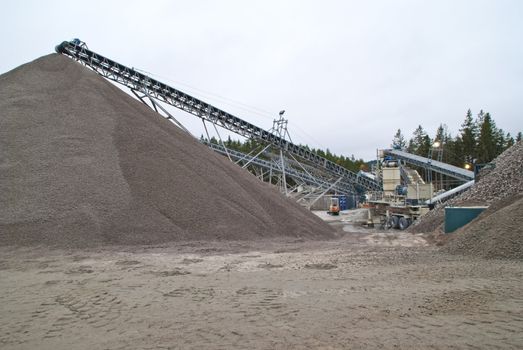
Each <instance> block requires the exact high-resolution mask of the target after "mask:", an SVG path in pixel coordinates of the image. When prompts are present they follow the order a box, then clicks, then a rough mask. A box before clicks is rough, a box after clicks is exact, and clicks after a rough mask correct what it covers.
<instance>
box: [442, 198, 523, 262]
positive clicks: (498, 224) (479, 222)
mask: <svg viewBox="0 0 523 350" xmlns="http://www.w3.org/2000/svg"><path fill="white" fill-rule="evenodd" d="M494 206H495V207H490V208H489V210H487V211H485V212H484V213H483V214H481V215H480V216H479V217H478V218H477V219H476V220H473V221H472V222H471V223H470V224H468V225H466V226H464V227H462V228H460V229H459V230H457V231H456V232H453V233H452V235H453V238H454V239H452V240H450V241H449V243H448V244H447V245H446V246H445V247H443V248H442V250H443V251H446V252H448V253H453V254H463V253H465V254H470V255H475V256H481V257H484V258H503V259H516V260H523V227H522V226H521V216H522V214H523V195H517V196H514V197H510V198H507V199H506V200H504V201H500V202H498V203H496V204H495V205H494Z"/></svg>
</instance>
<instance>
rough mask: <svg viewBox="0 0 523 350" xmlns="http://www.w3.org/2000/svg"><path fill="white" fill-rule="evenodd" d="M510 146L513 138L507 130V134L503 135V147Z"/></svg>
mask: <svg viewBox="0 0 523 350" xmlns="http://www.w3.org/2000/svg"><path fill="white" fill-rule="evenodd" d="M512 146H514V138H513V137H512V136H511V135H510V133H509V132H507V136H505V149H507V148H510V147H512Z"/></svg>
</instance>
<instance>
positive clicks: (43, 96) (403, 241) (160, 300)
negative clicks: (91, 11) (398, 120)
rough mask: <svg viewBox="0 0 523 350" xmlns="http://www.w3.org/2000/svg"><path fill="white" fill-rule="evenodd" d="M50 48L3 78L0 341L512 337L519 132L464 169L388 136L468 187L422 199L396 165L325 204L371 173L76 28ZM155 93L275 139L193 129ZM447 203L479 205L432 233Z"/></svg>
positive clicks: (146, 343)
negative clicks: (249, 142)
mask: <svg viewBox="0 0 523 350" xmlns="http://www.w3.org/2000/svg"><path fill="white" fill-rule="evenodd" d="M57 51H58V53H54V54H50V55H47V56H44V57H41V58H38V59H36V60H35V61H33V62H29V63H27V64H24V65H22V66H20V67H18V68H16V69H14V70H12V71H10V72H8V73H6V74H3V75H1V76H0V194H1V195H0V280H1V284H0V348H2V349H202V348H210V349H211V348H212V349H284V348H285V349H287V348H291V349H311V348H313V349H315V348H318V349H360V348H361V349H369V348H371V349H372V348H382V349H425V348H430V349H468V348H470V349H477V348H485V349H516V348H521V345H522V344H523V283H522V280H521V278H522V276H523V265H522V262H523V261H522V260H523V259H522V258H523V250H522V238H523V237H522V236H523V229H522V226H521V217H522V215H523V175H522V174H523V152H522V150H523V144H522V143H521V141H520V142H517V143H516V144H515V145H514V146H512V147H511V148H509V149H508V150H506V151H505V152H504V153H502V154H501V155H500V156H499V157H498V158H497V159H495V160H494V161H493V162H492V163H493V164H495V166H492V167H490V168H485V169H483V170H482V171H481V172H480V175H479V176H478V177H477V178H476V182H474V180H473V174H472V175H471V174H470V173H471V172H463V171H458V170H456V169H454V168H453V167H451V166H448V165H445V164H442V163H441V164H440V163H438V162H430V161H428V162H426V160H424V159H423V158H421V157H414V156H409V155H408V154H403V153H401V152H399V151H394V150H389V156H390V155H392V156H396V157H398V158H397V159H400V160H403V159H406V160H407V161H411V162H413V163H415V164H417V165H418V166H419V165H420V164H421V165H424V164H425V163H423V162H426V163H427V164H425V165H426V166H430V167H433V168H434V169H436V171H441V172H443V173H444V174H446V175H448V176H455V177H456V178H457V179H459V180H460V181H462V182H465V183H466V186H464V187H463V188H464V189H463V191H461V193H459V192H458V191H453V192H452V193H451V192H449V193H448V196H447V197H448V198H446V199H445V201H443V200H442V201H441V202H438V203H436V204H437V205H436V206H435V208H434V209H433V210H430V211H429V209H428V208H429V205H426V204H424V203H425V202H423V201H422V200H421V199H420V194H419V193H418V194H417V197H416V198H406V197H405V196H401V193H400V195H399V196H398V195H397V193H396V192H397V191H396V190H397V186H396V184H395V183H392V185H391V189H390V191H389V190H387V189H385V188H383V192H380V195H381V196H380V197H379V199H375V200H373V201H369V203H370V204H368V205H367V204H366V205H365V206H361V208H355V209H352V210H339V209H340V208H339V205H340V202H339V199H340V198H342V197H343V196H341V195H340V196H334V195H333V196H330V197H326V196H328V195H329V194H331V193H333V192H334V193H336V194H343V195H345V194H354V193H357V194H359V195H364V194H365V193H371V192H376V191H377V190H381V189H382V187H381V186H382V185H383V187H385V186H386V182H383V181H382V182H381V183H380V181H379V180H378V178H377V177H372V176H367V175H361V174H354V173H352V172H351V171H349V170H347V169H344V168H342V167H340V166H339V165H337V164H334V163H332V162H329V161H328V160H326V159H324V158H322V157H320V156H318V155H316V154H314V153H313V152H311V151H310V150H308V149H306V148H304V147H302V146H297V145H295V144H293V143H292V142H290V141H289V140H287V139H286V138H285V135H284V134H285V133H284V132H282V129H279V130H277V129H274V130H272V131H264V130H262V129H260V128H258V127H256V126H255V125H252V124H250V123H248V122H247V121H244V120H241V119H239V118H237V117H235V116H233V115H230V114H228V113H226V112H225V111H222V110H219V109H217V108H215V107H213V106H211V105H208V104H206V103H205V102H204V101H200V100H197V99H195V98H192V97H191V96H188V95H186V94H183V93H182V92H180V91H178V90H176V89H174V88H171V87H169V86H167V85H165V84H163V83H161V82H157V81H154V80H152V79H150V78H149V77H147V76H145V75H143V74H142V73H138V72H136V71H134V70H133V69H130V68H128V67H126V66H123V65H121V64H119V63H117V62H115V61H113V60H110V59H107V58H105V57H104V56H101V55H99V54H96V53H94V52H93V51H90V50H89V49H87V48H86V47H85V44H84V43H82V42H80V41H71V42H64V43H62V44H61V45H59V46H58V47H57ZM109 80H112V81H113V82H116V83H120V84H122V85H124V86H126V87H129V88H131V90H132V92H133V93H134V95H132V94H127V93H125V92H124V91H122V90H121V89H120V88H118V87H116V86H115V85H114V84H113V83H111V82H110V81H109ZM146 102H148V103H146ZM162 104H164V105H171V106H173V107H176V108H178V109H181V110H183V111H185V112H188V113H191V114H193V115H194V116H195V117H198V118H200V119H202V121H203V122H204V123H203V124H204V125H214V126H220V127H222V128H225V129H226V130H228V131H231V132H236V133H238V134H240V135H244V136H246V135H247V136H248V137H253V138H258V140H259V141H260V142H261V141H263V142H265V143H266V145H267V146H266V149H268V148H269V147H273V148H274V149H276V150H277V152H273V153H271V154H269V155H267V154H265V155H264V153H263V151H262V152H260V153H259V155H261V156H258V155H256V156H254V154H241V153H239V152H234V151H233V150H227V148H225V147H224V146H223V143H222V144H215V145H206V144H205V143H202V142H200V141H199V140H197V139H196V138H194V137H192V136H191V135H189V134H188V133H187V132H186V131H185V130H184V128H183V126H181V127H180V125H176V124H177V123H178V122H177V121H176V120H173V119H174V117H173V116H172V115H171V114H169V113H168V112H166V113H167V117H166V116H165V113H164V115H163V116H162V115H160V112H161V111H162V110H163V111H164V112H165V111H166V110H165V109H164V107H162ZM282 114H283V113H281V114H280V117H281V116H282ZM173 121H174V122H173ZM205 123H207V124H205ZM402 157H403V158H402ZM396 163H398V161H397V160H395V161H390V162H389V163H388V164H387V166H388V168H387V169H386V170H382V174H384V173H386V172H389V173H390V174H392V175H391V177H390V179H392V180H394V179H395V178H394V176H396V175H395V174H400V172H401V171H403V170H401V169H396V165H395V164H396ZM239 165H242V166H239ZM249 167H251V168H249ZM252 167H254V168H252ZM438 167H439V168H438ZM253 169H254V170H253ZM412 174H414V173H412ZM412 174H410V175H409V176H411V175H412ZM382 176H383V175H382ZM398 176H399V175H398ZM412 176H414V175H412ZM412 176H411V177H412ZM471 176H472V180H471V178H470V177H471ZM385 180H386V178H385ZM398 181H399V177H398ZM410 185H411V187H412V186H413V185H412V184H410ZM421 185H424V186H425V185H427V186H425V187H424V188H427V189H428V190H430V191H429V192H427V193H428V194H429V201H430V200H431V197H432V192H431V191H432V188H431V187H430V186H431V184H421V183H417V184H416V186H417V188H420V187H421ZM387 191H389V192H390V194H391V196H394V200H396V199H397V198H399V197H401V198H403V200H404V202H403V204H401V205H400V204H398V203H397V202H392V200H391V199H390V198H392V197H390V198H389V197H387V196H386V195H387ZM451 195H452V196H451ZM325 198H328V199H329V200H330V201H331V202H328V201H327V199H325ZM387 198H388V199H387ZM439 198H442V197H441V196H440V197H439ZM322 200H325V203H327V204H330V206H329V207H328V210H327V209H325V210H323V209H322V210H320V211H312V210H310V209H313V208H314V207H315V206H317V205H318V203H322V202H321V201H322ZM334 200H335V201H334ZM408 200H410V202H408ZM391 203H392V204H391ZM431 204H434V203H431ZM432 206H433V205H431V207H432ZM459 206H483V207H486V208H487V209H486V210H484V211H483V212H482V213H481V214H480V215H479V216H478V217H477V218H475V219H473V220H472V221H470V222H469V223H467V224H465V225H463V226H462V227H460V228H459V229H458V230H457V231H455V232H453V233H451V234H446V233H444V228H443V225H444V221H445V208H450V207H459ZM333 208H334V209H333ZM419 208H427V212H428V213H427V214H426V215H418V214H419V213H420V212H421V211H419ZM371 209H372V210H376V213H375V214H372V213H371V212H372V210H371ZM380 210H381V212H380ZM327 211H329V213H331V214H332V213H335V214H339V215H335V216H334V215H328V214H327ZM360 222H362V223H365V224H366V226H365V227H363V226H362V225H360V224H359V223H360ZM399 223H401V225H402V226H403V227H402V228H406V229H405V230H399V229H394V227H395V226H398V225H399ZM407 227H408V228H407Z"/></svg>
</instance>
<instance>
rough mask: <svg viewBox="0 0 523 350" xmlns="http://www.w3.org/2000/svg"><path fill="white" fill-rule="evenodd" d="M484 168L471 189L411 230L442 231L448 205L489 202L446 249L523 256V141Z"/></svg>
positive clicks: (485, 254) (500, 255)
mask: <svg viewBox="0 0 523 350" xmlns="http://www.w3.org/2000/svg"><path fill="white" fill-rule="evenodd" d="M492 163H493V164H494V168H485V169H484V170H482V171H481V173H480V179H479V181H478V182H477V183H475V184H474V185H473V186H472V187H471V189H470V190H469V191H467V192H464V193H462V194H461V195H459V196H457V197H456V198H453V199H452V200H450V201H448V202H447V203H445V205H444V206H440V207H437V208H436V209H434V210H433V211H431V212H430V213H428V214H427V215H425V216H424V217H422V218H421V219H420V220H419V222H418V223H417V224H416V225H413V226H412V227H410V228H409V231H410V232H418V233H421V232H425V233H435V234H438V233H441V232H442V227H443V223H444V220H445V212H444V207H445V206H471V205H487V206H489V208H488V209H487V210H486V211H485V212H484V213H482V214H481V215H480V216H479V217H478V218H476V219H475V220H473V221H472V222H471V223H469V224H468V225H465V226H464V227H462V228H461V229H460V230H458V231H456V232H455V233H452V234H450V235H449V236H448V237H449V238H450V240H449V242H448V244H447V246H446V247H445V248H444V250H446V251H448V252H452V253H466V254H473V255H477V256H483V257H488V258H513V259H523V249H522V240H523V227H522V226H521V223H520V222H521V217H522V216H523V207H522V199H521V198H522V196H523V143H522V142H521V141H519V142H517V143H516V144H514V145H513V146H512V147H510V148H509V149H507V150H506V151H505V152H503V153H502V154H500V155H499V156H498V157H497V158H496V159H495V160H494V161H493V162H492Z"/></svg>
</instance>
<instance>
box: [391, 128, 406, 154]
mask: <svg viewBox="0 0 523 350" xmlns="http://www.w3.org/2000/svg"><path fill="white" fill-rule="evenodd" d="M406 146H407V142H406V141H405V138H404V137H403V134H402V133H401V129H398V131H396V135H394V138H393V139H392V145H391V147H392V148H393V149H404V148H405V147H406Z"/></svg>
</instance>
